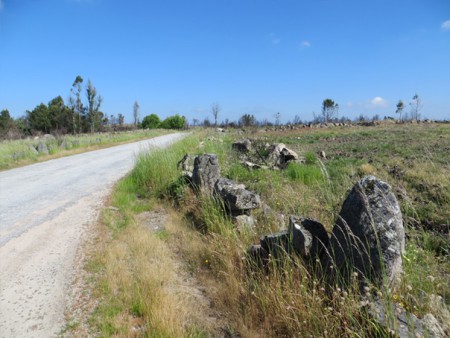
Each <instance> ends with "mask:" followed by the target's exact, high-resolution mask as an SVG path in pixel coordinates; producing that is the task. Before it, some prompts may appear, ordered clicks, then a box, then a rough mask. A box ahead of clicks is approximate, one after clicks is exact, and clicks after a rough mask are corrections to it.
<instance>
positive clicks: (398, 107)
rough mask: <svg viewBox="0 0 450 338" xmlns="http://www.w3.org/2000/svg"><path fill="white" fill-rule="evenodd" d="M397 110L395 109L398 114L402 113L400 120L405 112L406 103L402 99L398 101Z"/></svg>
mask: <svg viewBox="0 0 450 338" xmlns="http://www.w3.org/2000/svg"><path fill="white" fill-rule="evenodd" d="M396 107H397V110H396V111H395V113H396V114H399V115H400V121H401V120H402V113H403V109H404V108H405V104H404V103H403V101H402V100H398V103H397V106H396Z"/></svg>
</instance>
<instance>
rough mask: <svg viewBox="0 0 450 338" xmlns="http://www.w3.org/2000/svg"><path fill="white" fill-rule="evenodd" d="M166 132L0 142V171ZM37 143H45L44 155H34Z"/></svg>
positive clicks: (150, 131)
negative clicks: (46, 151)
mask: <svg viewBox="0 0 450 338" xmlns="http://www.w3.org/2000/svg"><path fill="white" fill-rule="evenodd" d="M167 133H168V131H167V130H136V131H127V132H115V133H96V134H83V135H76V136H73V135H65V136H61V137H58V138H53V137H51V138H44V139H40V140H39V139H36V140H35V139H26V140H12V141H11V140H3V141H1V142H0V170H6V169H12V168H16V167H20V166H23V165H27V164H31V163H34V162H39V161H46V160H50V159H54V158H58V157H63V156H69V155H74V154H78V153H82V152H86V151H91V150H97V149H102V148H107V147H110V146H114V145H118V144H123V143H128V142H134V141H139V140H144V139H147V138H151V137H155V136H159V135H163V134H167ZM39 142H43V143H45V145H46V146H47V149H48V154H45V153H38V152H37V151H36V147H37V145H38V144H39Z"/></svg>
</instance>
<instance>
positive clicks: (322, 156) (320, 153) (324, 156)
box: [319, 150, 327, 159]
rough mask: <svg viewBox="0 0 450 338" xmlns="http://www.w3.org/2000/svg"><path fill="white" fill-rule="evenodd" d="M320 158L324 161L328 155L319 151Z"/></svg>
mask: <svg viewBox="0 0 450 338" xmlns="http://www.w3.org/2000/svg"><path fill="white" fill-rule="evenodd" d="M319 157H320V158H323V159H326V158H327V155H326V154H325V151H323V150H321V151H319Z"/></svg>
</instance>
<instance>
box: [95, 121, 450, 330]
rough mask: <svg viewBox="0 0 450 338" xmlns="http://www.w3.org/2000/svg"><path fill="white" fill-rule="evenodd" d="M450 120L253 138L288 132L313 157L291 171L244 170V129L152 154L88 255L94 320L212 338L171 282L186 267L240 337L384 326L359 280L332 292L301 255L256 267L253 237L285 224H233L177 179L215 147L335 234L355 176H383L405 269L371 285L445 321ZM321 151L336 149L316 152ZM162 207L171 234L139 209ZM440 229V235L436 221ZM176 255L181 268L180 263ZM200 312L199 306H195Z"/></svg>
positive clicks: (249, 177)
mask: <svg viewBox="0 0 450 338" xmlns="http://www.w3.org/2000/svg"><path fill="white" fill-rule="evenodd" d="M449 127H450V126H446V125H442V126H439V125H438V126H436V125H431V126H409V125H401V126H382V127H373V128H372V127H366V128H364V127H361V128H359V127H354V128H336V129H333V130H311V131H307V130H305V131H292V132H284V133H265V134H260V133H258V134H256V133H255V134H250V135H245V136H250V137H259V138H261V137H263V138H264V140H265V141H267V142H269V143H273V142H283V143H285V144H287V146H288V147H289V148H291V149H293V150H295V151H297V152H298V153H299V154H302V155H303V156H304V157H305V158H306V159H307V163H305V164H298V165H293V166H290V167H289V168H287V170H284V171H270V170H247V169H245V168H243V167H242V166H241V165H240V163H239V162H238V158H237V156H236V155H235V154H234V153H233V152H232V151H231V142H232V141H233V140H234V139H236V138H242V135H234V134H232V133H227V134H226V135H225V136H224V135H223V134H212V135H210V136H204V135H202V136H201V137H199V136H193V137H191V138H189V139H188V140H187V141H185V142H183V143H182V144H178V145H177V146H175V147H173V148H172V149H171V151H165V152H164V153H161V152H153V153H151V154H148V155H145V156H143V157H142V158H141V159H140V160H139V162H138V164H137V167H136V168H135V170H134V171H133V172H132V173H131V174H130V175H129V176H128V177H127V178H126V179H124V180H123V181H121V182H120V183H119V184H118V186H117V189H116V192H115V193H114V195H113V196H112V201H111V204H112V205H113V206H114V207H116V208H117V210H116V209H114V210H111V209H107V210H106V211H105V212H104V214H103V223H104V225H106V226H107V229H109V230H108V231H109V233H110V234H111V238H110V239H109V240H108V241H107V242H106V243H105V245H104V246H103V247H102V248H101V249H100V251H99V255H98V257H97V260H96V261H95V263H93V264H92V266H94V267H95V269H96V271H97V272H99V271H100V272H101V273H100V275H101V276H102V277H101V278H100V280H99V283H98V287H97V289H96V291H97V296H98V297H99V298H100V299H102V302H101V306H100V307H99V308H98V310H97V312H96V314H95V316H94V317H93V323H94V324H95V326H96V327H97V328H98V330H99V331H100V332H101V334H100V335H101V336H111V335H115V336H133V335H136V336H138V335H139V336H140V335H143V336H154V337H181V336H208V335H209V336H215V335H214V333H211V332H217V331H214V329H212V328H211V326H209V324H208V323H206V322H205V320H204V319H205V317H207V316H206V315H205V313H208V311H211V308H210V307H208V306H203V307H201V306H197V307H196V306H192V305H191V304H192V303H191V302H192V298H190V299H189V297H186V294H183V293H182V292H179V293H177V292H175V293H174V292H173V290H174V289H176V288H174V287H173V285H179V282H177V279H176V276H180V275H183V274H184V273H186V271H188V272H189V275H190V276H193V277H195V280H196V281H198V282H199V283H200V284H201V285H203V286H204V287H205V292H206V294H207V296H208V299H209V300H210V301H211V303H212V304H214V306H213V308H214V311H217V312H218V313H221V314H222V316H223V318H226V323H225V324H223V325H221V326H222V327H226V332H227V334H229V335H231V336H233V335H237V334H239V335H240V336H243V337H262V336H264V337H275V336H277V337H278V336H286V337H290V336H314V337H316V336H327V337H342V336H356V337H365V336H386V334H387V333H386V332H384V331H383V330H382V328H380V327H379V326H378V325H377V323H375V322H374V321H373V320H372V319H370V317H369V316H368V315H367V313H365V311H364V310H363V305H365V304H362V303H361V299H360V298H359V296H358V292H357V291H356V289H357V287H356V284H355V286H354V287H353V288H350V289H348V290H341V289H339V288H335V289H333V290H331V292H330V291H329V290H326V286H325V285H324V283H323V281H322V280H320V279H319V278H317V277H315V276H314V275H312V274H311V273H310V270H309V269H308V268H307V263H306V262H303V261H302V260H301V259H293V258H288V259H286V261H285V263H284V264H282V265H280V264H276V263H275V262H273V264H271V265H269V267H268V269H267V270H265V271H261V270H260V269H258V268H256V267H255V266H254V265H253V264H252V263H251V261H250V260H249V259H248V257H247V254H246V251H247V248H248V247H249V245H251V244H254V243H257V242H258V240H259V236H261V235H263V234H265V233H267V232H272V231H274V230H277V229H279V228H280V227H281V226H285V225H286V224H284V222H283V221H282V218H280V217H271V216H270V215H269V216H268V215H266V214H264V213H263V212H262V211H257V212H255V214H254V216H255V218H256V222H257V223H256V228H255V230H254V231H245V230H244V231H239V230H238V229H236V227H235V226H234V225H233V224H232V222H231V220H230V219H229V217H227V215H225V214H223V212H222V211H221V206H220V205H219V204H217V202H216V201H214V200H210V199H201V198H200V199H199V198H197V197H196V196H195V194H194V193H193V192H192V191H191V190H190V189H189V188H188V187H187V186H186V184H185V183H184V181H182V180H180V179H179V175H180V172H179V171H177V169H176V163H177V162H178V160H180V159H181V158H182V156H183V155H184V153H186V152H187V153H194V154H195V153H217V154H218V156H219V163H220V164H221V168H222V176H226V177H229V178H231V179H233V180H236V181H238V182H241V183H245V184H246V185H247V187H248V189H250V190H253V191H256V192H257V193H258V194H260V195H261V197H262V199H263V200H264V202H265V203H267V204H268V205H269V206H270V207H271V208H272V209H273V210H276V211H279V212H280V213H282V214H284V215H286V216H287V215H290V214H297V215H304V216H308V217H313V218H316V219H318V220H319V221H321V222H322V223H324V224H325V225H326V227H327V228H328V230H331V228H332V226H333V223H334V220H335V219H336V216H337V213H338V212H339V209H340V206H341V205H342V201H343V199H344V198H345V196H346V192H347V190H348V189H349V188H351V186H352V185H353V184H354V183H355V182H356V181H357V180H359V179H360V178H361V177H362V176H364V175H366V174H375V175H376V176H378V177H379V178H381V179H383V180H385V181H387V182H388V183H390V184H391V185H392V187H393V189H394V191H395V193H396V195H397V197H398V198H399V200H400V203H401V208H402V212H403V215H404V221H405V227H406V234H407V248H406V254H405V256H404V276H403V280H402V283H401V284H400V286H399V287H398V288H397V289H396V290H395V292H394V293H392V294H390V293H388V292H386V291H385V290H375V289H371V290H368V293H369V294H370V295H372V296H375V295H376V296H377V297H380V298H381V299H382V301H383V302H384V303H385V307H386V309H388V310H389V309H392V308H393V304H394V303H396V304H397V305H398V306H399V307H400V308H403V309H406V310H408V311H410V312H412V313H414V314H415V315H417V316H419V317H421V316H423V315H424V314H426V313H432V314H433V315H435V316H436V317H437V318H439V319H440V320H441V322H443V319H442V316H441V313H439V309H438V308H437V307H435V306H433V302H432V299H433V297H435V296H436V295H439V296H442V298H443V302H444V306H445V307H447V308H448V306H449V304H450V287H449V285H450V280H449V278H450V255H449V248H450V239H449V237H448V227H449V215H450V210H449V209H450V208H449V201H450V200H449V198H450V194H449V191H450V190H449V185H448V177H449V173H450V167H449V163H450V155H449V153H448V152H447V150H448V144H450V130H449V129H450V128H449ZM200 139H201V140H202V141H201V142H200V146H197V144H198V143H199V141H200ZM321 150H324V151H325V152H326V158H322V159H319V158H318V156H316V155H315V154H317V152H319V151H321ZM161 203H162V204H165V205H170V206H171V208H172V207H174V208H175V209H176V210H177V215H178V216H173V218H172V221H171V222H169V223H170V225H166V227H165V230H164V231H162V232H152V231H149V230H148V229H144V228H142V225H141V224H140V223H139V221H137V218H138V216H137V215H139V214H142V212H145V211H149V210H153V208H155V206H159V205H160V204H161ZM286 218H287V217H285V219H286ZM438 225H439V226H441V225H442V228H443V230H444V231H443V232H440V231H438V229H437V228H435V227H434V226H438ZM445 229H446V230H445ZM445 231H447V232H445ZM177 262H178V263H177ZM180 262H181V263H182V266H183V267H184V268H183V269H180V270H177V267H179V266H180V265H179V264H181V263H180ZM174 271H176V273H175V274H174V273H173V272H174ZM183 271H184V272H183ZM355 283H356V280H355ZM168 285H169V286H168ZM171 290H172V292H171ZM178 290H179V289H178ZM174 295H175V296H174ZM372 296H371V297H372ZM194 303H200V302H199V300H198V299H194ZM194 308H198V312H196V313H195V314H194V315H192V313H190V310H192V309H194ZM188 309H190V310H188ZM174 312H175V313H174ZM202 313H203V314H204V315H203V317H202ZM391 314H392V313H391ZM202 318H203V320H202ZM229 323H232V324H229ZM444 323H445V322H444ZM216 329H217V328H216ZM446 329H447V330H449V329H450V328H448V327H447V328H446Z"/></svg>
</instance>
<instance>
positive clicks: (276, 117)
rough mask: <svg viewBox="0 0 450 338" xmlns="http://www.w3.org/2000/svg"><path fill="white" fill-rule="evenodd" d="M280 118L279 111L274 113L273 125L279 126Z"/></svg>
mask: <svg viewBox="0 0 450 338" xmlns="http://www.w3.org/2000/svg"><path fill="white" fill-rule="evenodd" d="M280 119H281V114H280V112H278V113H275V125H276V126H279V125H280Z"/></svg>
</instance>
